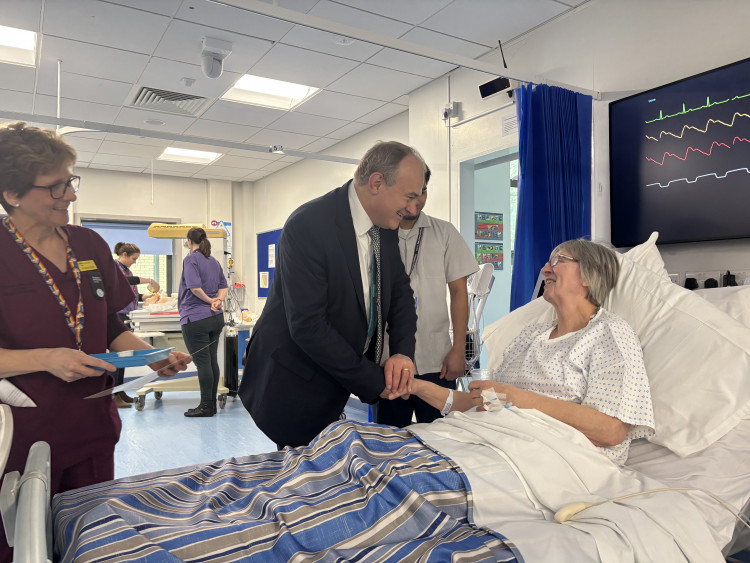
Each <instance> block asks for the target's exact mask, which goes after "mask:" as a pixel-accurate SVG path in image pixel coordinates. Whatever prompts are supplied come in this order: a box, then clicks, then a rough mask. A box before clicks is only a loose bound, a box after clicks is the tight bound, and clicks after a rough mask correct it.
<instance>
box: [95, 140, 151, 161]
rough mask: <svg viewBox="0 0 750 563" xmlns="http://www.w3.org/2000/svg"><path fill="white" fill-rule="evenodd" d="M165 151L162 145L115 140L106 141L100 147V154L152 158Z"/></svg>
mask: <svg viewBox="0 0 750 563" xmlns="http://www.w3.org/2000/svg"><path fill="white" fill-rule="evenodd" d="M163 151H164V149H163V148H161V147H153V146H149V145H138V144H135V143H117V142H114V141H104V142H102V143H101V146H100V147H99V151H98V152H99V154H111V155H129V156H136V157H139V158H147V159H149V160H150V159H152V158H156V157H158V156H159V155H160V154H161V153H162V152H163Z"/></svg>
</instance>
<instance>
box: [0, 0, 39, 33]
mask: <svg viewBox="0 0 750 563" xmlns="http://www.w3.org/2000/svg"><path fill="white" fill-rule="evenodd" d="M41 13H42V0H24V1H23V2H19V0H0V14H2V20H3V21H2V25H6V26H8V27H17V28H18V29H25V30H27V31H39V30H40V25H39V23H40V22H39V14H41Z"/></svg>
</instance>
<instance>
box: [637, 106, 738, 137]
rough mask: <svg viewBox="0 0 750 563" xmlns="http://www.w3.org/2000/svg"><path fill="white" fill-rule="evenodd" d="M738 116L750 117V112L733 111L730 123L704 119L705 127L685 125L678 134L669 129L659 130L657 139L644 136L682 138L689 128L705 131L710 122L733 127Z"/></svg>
mask: <svg viewBox="0 0 750 563" xmlns="http://www.w3.org/2000/svg"><path fill="white" fill-rule="evenodd" d="M738 117H747V118H749V119H750V114H748V113H740V112H735V114H734V115H733V116H732V121H731V122H730V123H727V122H725V121H722V120H720V119H709V120H708V121H706V127H705V128H704V129H701V128H700V127H693V126H692V125H685V126H684V127H683V128H682V131H680V134H679V135H677V134H676V133H672V132H671V131H660V132H659V138H658V139H657V138H656V137H650V136H649V135H646V138H647V139H651V140H652V141H659V140H661V138H662V137H663V136H664V135H670V136H672V137H675V138H677V139H682V137H683V136H684V135H685V131H687V130H688V129H691V130H693V131H698V132H699V133H707V132H708V126H709V125H711V124H712V123H720V124H721V125H724V126H726V127H734V122H735V121H736V120H737V118H738Z"/></svg>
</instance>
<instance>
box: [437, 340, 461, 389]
mask: <svg viewBox="0 0 750 563" xmlns="http://www.w3.org/2000/svg"><path fill="white" fill-rule="evenodd" d="M465 368H466V357H465V351H464V350H462V349H461V348H451V351H450V352H448V355H447V356H445V359H444V360H443V369H442V370H440V379H445V380H446V381H455V380H456V378H458V377H461V376H463V374H464V369H465Z"/></svg>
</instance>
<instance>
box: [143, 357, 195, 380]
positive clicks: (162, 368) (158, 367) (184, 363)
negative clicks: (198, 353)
mask: <svg viewBox="0 0 750 563" xmlns="http://www.w3.org/2000/svg"><path fill="white" fill-rule="evenodd" d="M192 361H193V357H192V356H190V355H189V354H185V353H183V352H171V353H170V354H169V357H168V358H167V359H166V360H159V361H158V362H154V363H153V364H149V365H148V367H150V368H151V369H152V370H154V371H156V372H159V376H160V377H172V376H173V375H175V374H176V373H177V372H180V371H185V370H186V369H187V367H188V364H189V363H190V362H192ZM167 366H169V367H167Z"/></svg>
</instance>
